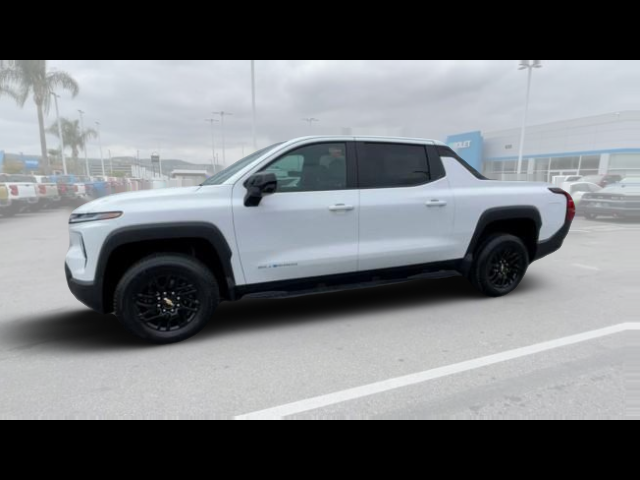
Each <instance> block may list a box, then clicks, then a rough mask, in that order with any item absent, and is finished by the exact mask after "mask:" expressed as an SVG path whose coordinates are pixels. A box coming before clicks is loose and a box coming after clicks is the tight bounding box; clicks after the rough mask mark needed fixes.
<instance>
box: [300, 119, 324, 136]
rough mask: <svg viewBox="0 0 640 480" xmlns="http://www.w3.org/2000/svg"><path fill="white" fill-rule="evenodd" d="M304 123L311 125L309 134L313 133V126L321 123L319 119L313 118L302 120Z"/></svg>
mask: <svg viewBox="0 0 640 480" xmlns="http://www.w3.org/2000/svg"><path fill="white" fill-rule="evenodd" d="M302 121H303V122H307V123H308V124H309V132H310V133H311V132H313V124H314V123H316V122H319V121H320V120H318V119H317V118H313V117H308V118H303V119H302Z"/></svg>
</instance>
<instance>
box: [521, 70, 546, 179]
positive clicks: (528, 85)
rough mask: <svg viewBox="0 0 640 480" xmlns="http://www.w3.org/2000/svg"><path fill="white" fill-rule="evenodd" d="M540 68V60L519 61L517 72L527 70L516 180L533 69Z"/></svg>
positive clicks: (525, 125)
mask: <svg viewBox="0 0 640 480" xmlns="http://www.w3.org/2000/svg"><path fill="white" fill-rule="evenodd" d="M534 68H542V60H520V67H519V70H527V74H528V75H527V76H528V79H527V99H526V101H525V104H524V118H523V119H522V133H521V134H520V154H519V155H518V170H517V172H518V180H520V175H521V174H522V159H523V157H524V139H525V134H526V130H527V116H528V115H529V99H530V97H531V78H532V77H533V69H534Z"/></svg>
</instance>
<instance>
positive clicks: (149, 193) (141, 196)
mask: <svg viewBox="0 0 640 480" xmlns="http://www.w3.org/2000/svg"><path fill="white" fill-rule="evenodd" d="M201 188H202V187H183V188H163V189H158V190H145V191H141V192H131V193H120V194H117V195H110V196H108V197H104V198H99V199H98V200H94V201H93V202H89V203H87V204H85V205H82V206H81V207H80V208H78V209H76V210H75V212H74V213H98V212H110V211H119V210H126V209H127V208H131V207H135V206H138V205H143V204H153V203H156V202H159V201H161V202H171V199H176V200H181V199H184V198H185V197H189V196H195V195H197V193H198V191H199V190H201ZM207 188H215V187H207Z"/></svg>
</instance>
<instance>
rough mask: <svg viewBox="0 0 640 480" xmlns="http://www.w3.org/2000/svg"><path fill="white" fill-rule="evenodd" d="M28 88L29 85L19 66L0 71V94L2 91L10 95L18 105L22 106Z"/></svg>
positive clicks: (28, 91) (29, 87) (27, 94)
mask: <svg viewBox="0 0 640 480" xmlns="http://www.w3.org/2000/svg"><path fill="white" fill-rule="evenodd" d="M30 90H31V86H30V84H29V82H28V80H27V79H26V78H25V76H24V72H23V71H22V70H21V69H20V68H19V67H18V68H16V69H15V70H3V71H1V72H0V95H2V94H3V93H4V94H5V95H8V96H10V97H11V98H13V99H14V100H15V101H16V103H17V104H18V105H19V106H20V107H23V106H24V104H25V102H26V101H27V98H29V93H30Z"/></svg>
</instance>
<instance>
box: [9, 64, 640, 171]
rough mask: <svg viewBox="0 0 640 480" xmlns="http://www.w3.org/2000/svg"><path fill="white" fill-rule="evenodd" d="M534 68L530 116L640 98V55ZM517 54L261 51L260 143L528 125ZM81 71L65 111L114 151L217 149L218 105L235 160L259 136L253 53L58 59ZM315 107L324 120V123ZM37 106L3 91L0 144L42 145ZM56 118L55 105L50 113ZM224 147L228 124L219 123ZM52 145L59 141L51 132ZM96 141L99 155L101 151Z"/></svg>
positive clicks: (572, 113)
mask: <svg viewBox="0 0 640 480" xmlns="http://www.w3.org/2000/svg"><path fill="white" fill-rule="evenodd" d="M544 62H545V65H544V68H543V69H542V70H536V71H535V72H534V84H533V91H532V96H531V114H530V123H533V124H536V123H544V122H548V121H554V120H563V119H569V118H574V117H580V116H586V115H596V114H601V113H608V112H617V111H621V110H640V94H639V88H640V87H639V86H640V61H639V60H545V61H544ZM517 65H518V61H517V60H257V61H256V83H257V108H258V145H259V146H266V145H268V144H271V143H275V142H277V141H282V140H286V139H289V138H293V137H297V136H302V135H307V134H309V133H314V134H340V133H341V132H342V129H343V128H345V127H350V128H352V129H353V132H354V133H359V134H376V135H403V136H417V137H424V138H435V139H442V140H443V139H444V138H445V137H446V136H447V135H449V134H454V133H462V132H466V131H472V130H484V131H488V130H496V129H504V128H511V127H518V126H519V125H520V123H521V121H522V113H523V109H524V97H525V88H526V73H525V72H520V71H518V69H517ZM49 68H56V69H59V70H65V71H67V72H68V73H70V74H71V75H72V76H74V77H75V78H76V80H77V81H78V82H79V83H80V87H81V92H80V95H79V96H78V97H77V98H75V99H73V100H72V99H71V98H70V97H69V96H68V94H66V93H65V94H63V95H64V96H63V99H62V102H61V105H60V106H61V114H62V115H63V116H65V117H68V118H74V119H75V118H78V112H77V111H78V109H81V110H84V111H85V112H86V116H85V122H86V126H87V127H89V126H92V127H94V126H95V125H94V122H96V121H99V122H101V124H102V140H103V144H104V151H105V156H106V155H107V150H111V153H112V154H113V156H122V155H135V154H136V151H137V150H140V155H141V156H142V157H149V156H150V154H151V153H152V151H154V150H159V151H160V152H161V155H162V157H163V158H180V159H184V160H187V161H192V162H195V163H206V162H210V161H211V130H210V126H209V124H207V123H206V122H205V119H206V118H210V117H211V116H212V115H211V112H212V111H214V110H225V111H228V112H232V113H233V114H234V115H233V116H231V117H228V118H227V119H226V122H225V125H226V128H225V130H226V138H227V141H226V143H227V155H226V157H227V164H229V163H232V162H233V161H235V160H237V159H238V158H240V157H241V151H242V146H241V144H242V143H243V142H244V143H245V144H246V147H245V149H246V150H245V153H249V151H250V148H251V142H252V141H251V80H250V78H251V77H250V61H249V60H213V61H209V60H204V61H197V60H50V61H49ZM304 117H315V118H318V119H319V120H320V122H319V123H317V124H314V126H313V128H312V129H310V128H309V126H308V125H307V124H306V123H305V122H303V121H302V118H304ZM36 118H37V117H36V110H35V106H34V104H33V102H31V101H29V102H28V103H27V105H25V108H24V110H20V109H19V108H18V107H17V106H16V105H15V103H14V102H13V101H12V100H10V99H8V98H0V150H5V151H7V152H12V153H13V152H15V153H18V152H24V153H25V154H27V153H34V154H38V153H39V152H40V148H39V143H38V129H37V121H36ZM53 120H54V115H53V112H52V113H50V114H49V117H48V119H47V124H50V123H52V122H53ZM216 137H217V146H218V152H219V153H220V156H221V152H220V143H221V141H220V127H219V125H218V126H217V127H216ZM48 140H49V144H50V145H49V146H50V147H55V146H57V140H56V139H55V138H54V137H48ZM98 152H99V151H98V145H97V142H94V143H92V144H91V146H90V148H89V155H90V156H92V157H98V156H99V153H98Z"/></svg>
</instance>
